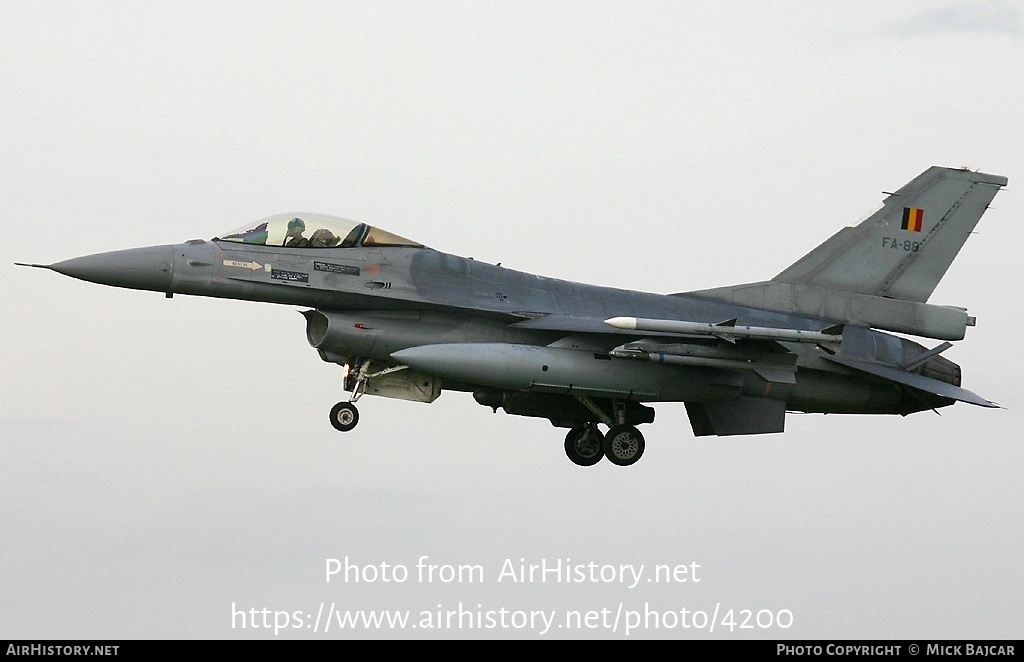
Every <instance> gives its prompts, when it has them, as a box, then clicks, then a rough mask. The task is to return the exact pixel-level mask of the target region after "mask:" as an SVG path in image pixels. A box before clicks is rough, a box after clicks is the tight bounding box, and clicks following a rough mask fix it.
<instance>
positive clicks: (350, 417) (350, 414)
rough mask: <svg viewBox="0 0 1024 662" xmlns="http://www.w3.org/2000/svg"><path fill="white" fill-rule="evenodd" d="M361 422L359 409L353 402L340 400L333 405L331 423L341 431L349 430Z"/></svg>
mask: <svg viewBox="0 0 1024 662" xmlns="http://www.w3.org/2000/svg"><path fill="white" fill-rule="evenodd" d="M358 422H359V410H358V409H356V406H355V405H354V404H352V403H351V402H339V403H338V404H336V405H334V406H333V407H331V425H333V426H334V429H335V430H338V431H339V432H348V431H349V430H351V429H352V428H354V427H355V426H356V423H358Z"/></svg>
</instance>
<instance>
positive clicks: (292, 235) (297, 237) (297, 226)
mask: <svg viewBox="0 0 1024 662" xmlns="http://www.w3.org/2000/svg"><path fill="white" fill-rule="evenodd" d="M305 231H306V224H305V223H303V222H302V219H301V218H293V219H292V220H290V221H288V232H287V233H286V234H285V235H284V245H285V247H286V248H304V247H306V246H309V239H306V238H305V237H303V236H302V233H303V232H305Z"/></svg>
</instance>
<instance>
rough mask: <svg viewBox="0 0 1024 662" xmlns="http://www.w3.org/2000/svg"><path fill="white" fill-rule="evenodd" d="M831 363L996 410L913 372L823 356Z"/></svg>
mask: <svg viewBox="0 0 1024 662" xmlns="http://www.w3.org/2000/svg"><path fill="white" fill-rule="evenodd" d="M822 358H825V359H827V360H829V361H832V362H833V363H838V364H839V365H844V366H846V367H847V368H853V369H854V370H860V371H862V372H866V373H868V374H871V375H875V376H876V377H882V378H884V379H889V380H891V381H894V382H896V383H897V384H903V385H904V386H909V387H911V388H916V389H917V390H919V391H924V392H926V393H934V394H935V395H938V396H941V397H943V398H949V399H950V400H959V401H960V402H966V403H969V404H972V405H978V406H979V407H995V408H998V407H999V405H997V404H996V403H994V402H989V401H988V400H986V399H985V398H983V397H981V396H980V395H978V394H976V393H972V392H971V391H968V390H967V389H965V388H960V387H959V386H955V385H953V384H947V383H946V382H942V381H939V380H937V379H932V378H931V377H925V376H924V375H918V374H916V373H913V372H907V371H906V370H901V369H900V368H896V367H893V366H889V365H884V364H881V363H875V362H874V361H863V360H859V359H851V358H846V357H843V356H838V355H836V356H823V357H822Z"/></svg>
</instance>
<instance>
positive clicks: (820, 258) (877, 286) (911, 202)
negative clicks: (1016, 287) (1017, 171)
mask: <svg viewBox="0 0 1024 662" xmlns="http://www.w3.org/2000/svg"><path fill="white" fill-rule="evenodd" d="M1006 181H1007V180H1006V177H1000V176H998V175H987V174H984V173H980V172H971V171H969V170H954V169H952V168H940V167H937V166H936V167H931V168H929V169H928V170H925V171H924V172H923V173H921V174H920V175H918V176H917V177H916V178H914V179H913V180H912V181H911V182H910V183H908V184H907V185H905V186H904V187H903V188H901V189H900V190H898V191H896V192H895V193H891V194H889V196H888V197H887V198H886V199H885V201H884V202H883V203H882V208H881V209H879V210H878V211H877V212H875V213H874V214H872V215H871V216H869V217H868V218H867V219H866V220H864V221H863V222H861V223H860V224H859V225H857V226H854V227H848V228H843V229H842V230H840V231H839V232H837V233H836V234H835V235H833V236H832V237H831V238H830V239H828V240H827V241H825V242H824V243H823V244H821V245H820V246H818V247H817V248H815V249H814V250H813V251H811V252H810V253H808V254H807V255H805V256H804V257H802V258H800V259H799V260H798V261H797V262H796V263H795V264H793V265H792V266H790V267H789V268H787V269H786V270H785V271H783V272H782V273H780V274H779V275H778V276H776V277H775V278H773V279H772V280H773V281H775V282H782V283H792V284H797V285H809V286H812V287H821V288H826V289H830V290H841V291H845V292H856V293H860V294H868V295H872V296H879V297H887V298H891V299H901V300H904V301H916V302H920V303H924V302H926V301H928V297H930V296H931V294H932V292H933V291H935V286H936V285H938V283H939V280H940V279H941V278H942V276H943V275H944V274H945V273H946V270H947V269H948V268H949V265H950V264H952V262H953V259H954V258H956V256H957V253H959V252H960V248H961V247H963V245H964V242H965V241H967V237H968V236H969V235H970V234H971V231H972V230H974V227H975V226H976V225H977V224H978V221H979V220H980V219H981V215H982V214H983V213H985V210H986V209H987V208H988V205H989V203H990V202H991V201H992V198H993V197H995V194H996V193H997V192H998V191H999V189H1000V188H1001V187H1003V186H1006Z"/></svg>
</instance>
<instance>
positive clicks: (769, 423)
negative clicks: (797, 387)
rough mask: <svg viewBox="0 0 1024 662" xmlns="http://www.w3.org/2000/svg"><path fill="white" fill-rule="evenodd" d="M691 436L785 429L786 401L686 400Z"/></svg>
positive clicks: (742, 398) (765, 432)
mask: <svg viewBox="0 0 1024 662" xmlns="http://www.w3.org/2000/svg"><path fill="white" fill-rule="evenodd" d="M686 415H687V416H689V417H690V427H692V428H693V436H695V437H707V436H711V435H717V436H719V437H728V436H733V435H740V434H769V433H772V432H784V431H785V429H786V403H785V402H782V401H781V400H765V399H763V398H748V397H745V396H744V397H741V398H739V399H737V400H729V401H726V402H687V403H686Z"/></svg>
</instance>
